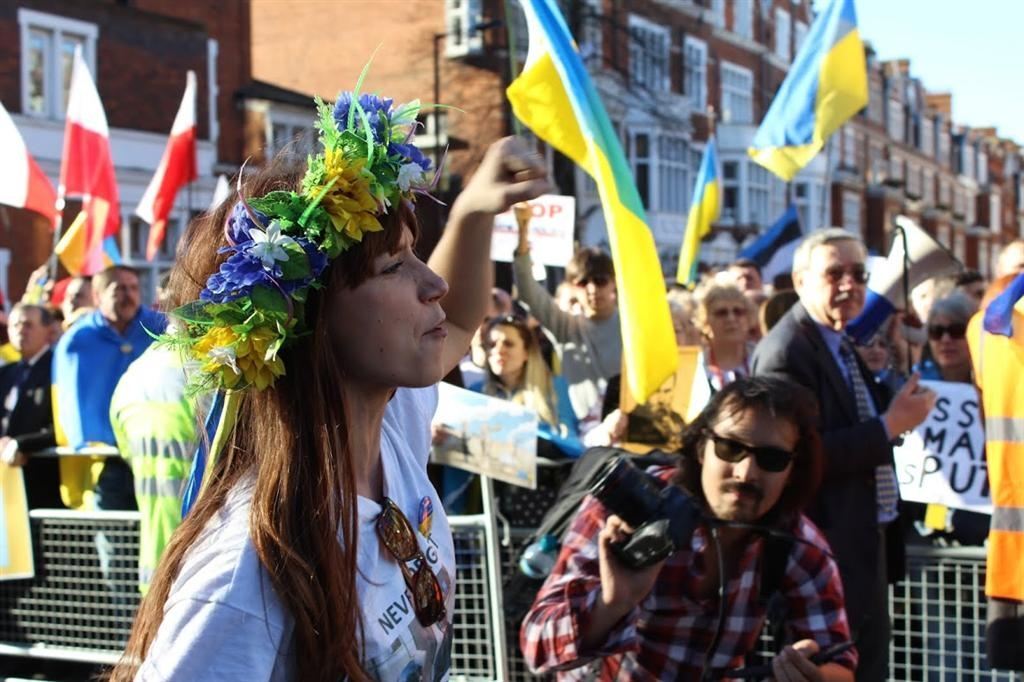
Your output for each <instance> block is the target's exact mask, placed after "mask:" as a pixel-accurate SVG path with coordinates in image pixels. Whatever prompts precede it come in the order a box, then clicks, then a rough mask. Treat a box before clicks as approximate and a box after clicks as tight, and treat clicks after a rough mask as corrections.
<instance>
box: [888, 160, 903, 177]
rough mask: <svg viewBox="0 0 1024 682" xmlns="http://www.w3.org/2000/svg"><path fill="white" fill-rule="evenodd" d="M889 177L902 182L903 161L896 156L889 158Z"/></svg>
mask: <svg viewBox="0 0 1024 682" xmlns="http://www.w3.org/2000/svg"><path fill="white" fill-rule="evenodd" d="M889 177H890V178H891V179H893V180H896V181H901V180H903V179H904V177H903V159H901V158H900V157H899V156H897V155H895V154H891V155H890V156H889Z"/></svg>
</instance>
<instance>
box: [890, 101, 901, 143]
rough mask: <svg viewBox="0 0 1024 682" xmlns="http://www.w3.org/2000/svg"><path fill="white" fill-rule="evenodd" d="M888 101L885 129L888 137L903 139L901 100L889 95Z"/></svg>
mask: <svg viewBox="0 0 1024 682" xmlns="http://www.w3.org/2000/svg"><path fill="white" fill-rule="evenodd" d="M887 103H888V105H889V106H888V115H889V116H888V123H889V125H888V126H887V127H886V130H887V131H888V133H889V137H891V138H892V139H894V140H898V141H899V142H903V141H905V138H904V135H903V132H904V131H903V125H904V122H903V102H901V101H900V100H899V99H897V98H895V97H889V99H888V100H887Z"/></svg>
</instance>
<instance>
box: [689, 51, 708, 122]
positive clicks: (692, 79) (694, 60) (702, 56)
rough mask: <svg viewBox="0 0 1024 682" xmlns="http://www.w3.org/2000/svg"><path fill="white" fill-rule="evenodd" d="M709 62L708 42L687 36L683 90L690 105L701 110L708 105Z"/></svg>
mask: <svg viewBox="0 0 1024 682" xmlns="http://www.w3.org/2000/svg"><path fill="white" fill-rule="evenodd" d="M707 63H708V45H707V43H705V42H704V41H703V40H696V39H695V38H690V37H687V38H686V44H685V46H684V48H683V91H684V92H685V94H686V96H687V97H689V98H690V105H691V106H692V107H693V108H694V109H697V110H700V111H703V110H704V108H705V107H706V106H707V105H708V100H707V96H708V85H707V80H708V69H707Z"/></svg>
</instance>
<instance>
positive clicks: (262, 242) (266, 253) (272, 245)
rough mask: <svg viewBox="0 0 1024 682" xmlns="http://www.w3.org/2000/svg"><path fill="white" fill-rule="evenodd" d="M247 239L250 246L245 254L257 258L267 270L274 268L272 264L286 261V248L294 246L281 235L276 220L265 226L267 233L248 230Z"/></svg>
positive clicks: (259, 230)
mask: <svg viewBox="0 0 1024 682" xmlns="http://www.w3.org/2000/svg"><path fill="white" fill-rule="evenodd" d="M249 237H251V238H252V242H253V243H252V245H251V246H250V247H248V248H247V249H246V252H247V253H248V254H249V255H251V256H255V257H256V258H259V259H260V260H261V261H262V262H263V267H264V268H266V269H267V270H272V269H273V268H274V263H275V262H277V261H279V260H288V252H287V251H285V250H284V247H286V246H293V245H295V240H294V239H292V238H291V237H289V236H288V235H284V234H281V225H280V223H278V222H277V221H276V220H275V221H273V222H271V223H270V225H268V226H267V231H266V232H264V231H263V230H261V229H259V228H258V227H254V228H252V229H250V230H249Z"/></svg>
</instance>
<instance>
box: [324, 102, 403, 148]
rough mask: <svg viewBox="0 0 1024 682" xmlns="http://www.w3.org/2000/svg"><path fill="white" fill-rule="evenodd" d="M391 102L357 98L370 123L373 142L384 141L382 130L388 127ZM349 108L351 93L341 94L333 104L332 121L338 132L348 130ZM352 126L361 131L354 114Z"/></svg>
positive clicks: (359, 121)
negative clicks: (335, 124)
mask: <svg viewBox="0 0 1024 682" xmlns="http://www.w3.org/2000/svg"><path fill="white" fill-rule="evenodd" d="M393 102H394V100H392V99H391V98H381V97H378V96H377V95H369V94H363V95H360V96H359V106H360V107H362V109H363V112H364V113H365V114H366V118H367V119H368V120H369V121H370V129H371V130H372V131H373V136H374V140H373V141H374V142H377V143H380V142H382V141H383V140H384V129H385V127H386V126H388V125H390V120H389V114H390V112H391V105H392V103H393ZM351 108H352V93H351V92H343V93H341V94H340V95H338V101H337V102H335V103H334V121H335V123H337V124H338V129H339V130H345V129H346V128H348V115H349V110H350V109H351ZM352 125H353V126H354V127H355V129H356V130H362V128H363V122H362V119H361V118H360V116H359V114H358V113H356V114H355V116H354V118H353V121H352Z"/></svg>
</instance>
